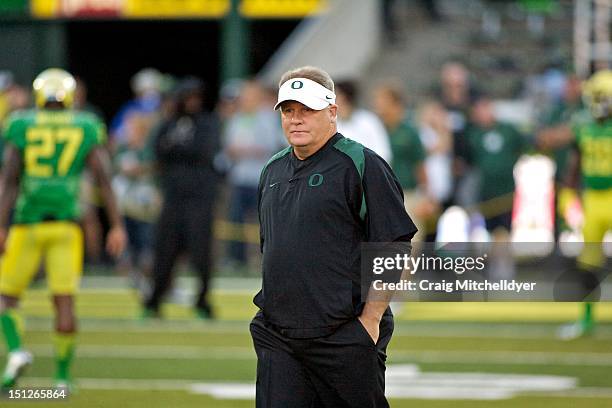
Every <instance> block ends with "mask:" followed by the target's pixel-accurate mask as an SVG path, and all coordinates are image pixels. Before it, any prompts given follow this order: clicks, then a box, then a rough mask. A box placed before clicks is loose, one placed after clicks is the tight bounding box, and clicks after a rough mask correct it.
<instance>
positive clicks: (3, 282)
mask: <svg viewBox="0 0 612 408" xmlns="http://www.w3.org/2000/svg"><path fill="white" fill-rule="evenodd" d="M75 86H76V83H75V80H74V78H73V77H72V75H70V74H69V73H68V72H66V71H64V70H61V69H56V68H51V69H48V70H45V71H43V72H42V73H41V74H40V75H38V77H37V78H36V79H35V81H34V84H33V88H34V96H35V99H36V105H37V109H35V110H25V111H17V112H15V113H13V114H12V115H11V116H10V117H9V118H8V120H7V122H6V127H5V131H4V132H3V136H4V140H5V146H4V168H3V171H2V177H1V179H0V189H1V190H2V192H3V193H2V195H1V196H0V254H2V253H4V255H3V257H2V259H1V261H0V326H1V329H2V333H3V334H4V339H5V341H6V345H7V348H8V356H7V357H8V358H7V364H6V368H5V370H4V374H3V376H2V384H1V385H2V388H3V389H4V390H6V389H10V388H12V387H14V386H15V383H16V381H17V378H18V377H19V376H20V375H21V374H22V372H23V370H24V368H26V367H27V366H28V365H29V364H31V362H32V355H31V353H30V352H29V351H27V350H25V349H24V348H23V347H22V334H21V328H22V324H21V323H20V318H19V315H18V309H17V308H18V306H19V300H20V298H21V296H22V294H23V292H24V291H25V290H26V288H27V286H28V285H29V283H30V281H31V280H32V279H33V277H34V275H35V273H36V271H37V270H38V267H39V264H40V262H41V261H44V264H45V270H46V274H47V281H48V285H49V289H50V292H51V293H52V296H53V306H54V309H55V335H54V344H55V351H56V373H55V386H56V387H57V388H63V389H66V390H68V392H69V391H70V388H71V379H70V374H69V368H70V365H71V361H72V357H73V354H74V345H75V332H76V319H75V316H74V294H75V293H76V291H77V289H78V286H79V280H80V277H81V274H82V269H83V236H82V232H81V229H80V227H79V224H78V222H79V217H80V207H79V192H80V178H81V174H82V173H83V170H84V169H85V167H88V168H90V169H91V171H92V173H93V174H94V176H95V178H96V179H97V180H98V182H99V184H100V190H101V192H102V196H103V199H104V202H105V204H106V209H107V212H108V217H109V220H110V222H111V229H110V231H109V234H108V237H107V242H106V247H107V250H108V251H109V252H110V253H111V254H112V255H115V256H117V255H119V254H120V253H121V252H122V251H123V248H124V246H125V241H126V234H125V229H124V227H123V222H122V220H121V216H120V214H119V211H118V208H117V204H116V202H115V197H114V194H113V192H112V189H111V185H110V176H109V172H108V168H109V159H108V156H107V154H106V151H105V150H104V148H103V147H102V143H103V141H104V140H105V137H106V136H105V130H104V126H103V125H102V124H101V122H100V121H99V120H98V119H97V118H96V117H95V116H94V115H91V114H87V113H82V112H77V111H73V110H71V109H70V108H71V107H72V104H73V100H74V90H75ZM13 209H14V214H13V221H12V225H11V227H10V230H8V231H7V225H8V223H9V216H10V213H11V210H13Z"/></svg>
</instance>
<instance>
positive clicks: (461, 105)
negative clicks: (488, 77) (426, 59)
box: [436, 61, 478, 206]
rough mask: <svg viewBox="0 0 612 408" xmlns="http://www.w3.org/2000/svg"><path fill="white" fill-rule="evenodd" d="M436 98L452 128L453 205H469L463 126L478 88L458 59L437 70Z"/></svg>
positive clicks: (470, 178) (470, 187)
mask: <svg viewBox="0 0 612 408" xmlns="http://www.w3.org/2000/svg"><path fill="white" fill-rule="evenodd" d="M436 94H437V97H438V99H439V101H440V102H441V103H442V105H443V106H444V107H445V108H446V110H447V112H448V119H449V123H450V129H451V131H452V135H453V140H452V146H453V148H452V152H453V197H452V199H451V201H452V202H453V203H455V204H459V205H462V206H468V205H471V204H473V202H471V199H472V196H473V188H474V182H475V176H474V174H473V173H471V172H470V170H469V168H468V167H467V166H466V163H465V157H466V154H467V153H466V150H467V144H466V138H465V129H466V126H467V124H468V118H469V110H470V107H471V105H472V103H473V101H474V100H475V99H476V98H477V96H478V91H477V90H476V88H475V87H474V86H473V85H472V84H471V82H470V75H469V71H468V70H467V68H466V67H465V66H464V65H463V64H462V63H460V62H457V61H449V62H447V63H445V64H444V65H443V66H442V69H441V70H440V83H439V88H438V89H437V90H436Z"/></svg>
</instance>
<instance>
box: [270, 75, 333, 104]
mask: <svg viewBox="0 0 612 408" xmlns="http://www.w3.org/2000/svg"><path fill="white" fill-rule="evenodd" d="M285 101H297V102H300V103H302V104H304V105H306V106H308V107H309V108H311V109H314V110H321V109H325V108H327V107H328V106H329V105H331V104H335V103H336V94H335V93H333V92H332V91H330V90H329V89H327V88H326V87H324V86H323V85H321V84H318V83H316V82H315V81H312V80H310V79H306V78H292V79H290V80H288V81H286V82H285V83H284V84H282V85H281V87H280V88H279V90H278V102H277V103H276V105H274V110H276V109H278V108H279V107H280V105H281V103H283V102H285Z"/></svg>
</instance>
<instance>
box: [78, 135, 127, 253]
mask: <svg viewBox="0 0 612 408" xmlns="http://www.w3.org/2000/svg"><path fill="white" fill-rule="evenodd" d="M87 165H88V166H89V168H90V169H91V172H92V174H93V176H94V179H95V180H96V182H97V184H98V186H99V188H100V193H101V195H102V201H103V202H104V207H105V208H106V214H107V217H108V220H109V222H110V225H111V228H110V230H109V232H108V236H107V238H106V250H107V251H108V252H109V253H110V254H111V255H113V256H119V255H120V254H121V252H123V249H124V248H125V244H126V240H127V239H126V232H125V226H124V225H123V218H122V217H121V213H120V212H119V207H118V205H117V200H116V199H115V193H114V192H113V189H112V187H111V164H110V158H109V157H108V153H107V152H106V150H105V149H104V147H102V146H96V147H94V148H93V149H92V150H91V152H90V153H89V156H88V157H87Z"/></svg>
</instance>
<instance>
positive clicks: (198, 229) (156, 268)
mask: <svg viewBox="0 0 612 408" xmlns="http://www.w3.org/2000/svg"><path fill="white" fill-rule="evenodd" d="M176 100H177V102H176V112H175V113H174V115H173V116H172V117H171V118H170V119H168V120H164V121H163V122H162V123H161V124H160V125H159V126H158V127H157V128H156V129H155V132H154V133H153V135H152V137H153V138H154V139H153V145H154V153H155V162H156V165H157V170H158V176H159V179H160V184H161V191H162V195H163V205H162V210H161V214H160V216H159V219H158V223H157V226H156V229H155V243H154V259H153V268H152V277H153V291H152V293H151V296H150V297H149V298H148V299H147V300H146V302H145V305H144V307H145V310H144V314H143V317H158V316H160V306H161V302H162V300H163V296H164V294H165V293H166V292H167V290H168V289H169V287H170V285H171V281H172V279H171V278H172V272H173V269H174V267H175V264H176V262H177V260H178V257H179V255H180V254H181V252H183V251H185V250H186V251H187V252H188V253H189V256H190V260H191V263H192V265H193V267H194V268H195V270H196V272H197V274H198V277H199V278H200V284H201V286H200V290H199V293H198V295H197V297H196V299H195V304H194V307H195V311H196V313H197V314H198V315H199V316H200V317H202V318H211V317H213V311H212V307H211V304H210V301H209V299H208V288H209V281H210V274H211V267H212V265H211V264H212V262H211V240H212V221H213V214H212V213H213V204H214V201H215V197H216V191H217V185H218V181H219V176H218V174H217V172H216V171H215V170H214V168H213V160H214V157H215V154H216V153H217V152H218V149H219V121H218V119H217V117H216V116H215V115H213V114H209V113H205V112H204V111H203V83H202V81H200V80H199V79H196V78H187V79H185V80H183V81H181V82H180V83H179V84H178V86H177V90H176Z"/></svg>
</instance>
